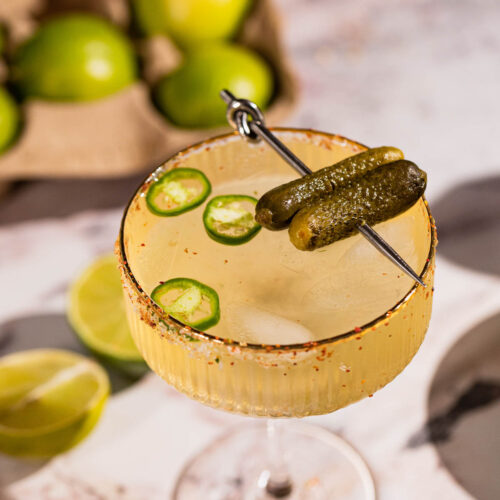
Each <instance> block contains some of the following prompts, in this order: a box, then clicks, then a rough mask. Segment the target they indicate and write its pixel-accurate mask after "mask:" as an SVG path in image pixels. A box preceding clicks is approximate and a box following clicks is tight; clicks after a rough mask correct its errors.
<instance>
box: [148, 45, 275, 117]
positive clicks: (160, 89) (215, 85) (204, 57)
mask: <svg viewBox="0 0 500 500" xmlns="http://www.w3.org/2000/svg"><path fill="white" fill-rule="evenodd" d="M221 89H228V90H230V91H231V92H233V93H234V94H235V95H236V96H238V97H240V98H246V99H250V100H252V101H254V102H255V103H256V104H257V105H258V106H260V107H261V108H265V106H266V104H267V103H268V101H269V99H270V97H271V94H272V90H273V77H272V73H271V70H270V68H269V66H268V65H267V64H266V63H265V61H264V60H263V59H262V58H261V57H260V56H258V55H257V54H256V53H254V52H252V51H250V50H248V49H246V48H244V47H241V46H238V45H233V44H215V45H211V46H207V47H204V48H200V49H198V50H197V51H195V52H194V51H193V52H191V53H189V54H187V55H186V58H185V60H184V62H183V63H182V65H181V66H180V67H179V68H177V69H176V70H174V72H172V73H170V74H168V75H167V76H165V77H164V78H163V79H162V80H160V82H159V83H158V85H157V87H156V89H155V92H154V98H155V101H156V103H157V105H158V107H159V108H160V110H161V111H162V112H163V113H164V114H165V115H166V117H167V118H168V119H169V120H170V121H172V122H173V123H174V124H176V125H180V126H183V127H213V126H216V125H223V124H225V123H226V106H225V104H224V102H223V101H222V99H221V98H220V97H219V92H220V91H221Z"/></svg>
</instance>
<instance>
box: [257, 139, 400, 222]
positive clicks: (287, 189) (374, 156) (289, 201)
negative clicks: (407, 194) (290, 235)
mask: <svg viewBox="0 0 500 500" xmlns="http://www.w3.org/2000/svg"><path fill="white" fill-rule="evenodd" d="M403 158H404V156H403V153H402V151H400V150H399V149H397V148H393V147H388V146H383V147H379V148H373V149H368V150H367V151H363V152H362V153H359V154H357V155H355V156H351V157H349V158H346V159H345V160H342V161H340V162H338V163H336V164H334V165H331V166H329V167H325V168H322V169H321V170H318V171H316V172H313V173H311V174H308V175H306V176H304V177H302V178H300V179H295V180H293V181H291V182H288V183H286V184H283V185H281V186H278V187H275V188H274V189H271V190H270V191H268V192H267V193H265V194H264V195H263V196H262V197H261V198H260V200H259V202H258V203H257V206H256V209H255V219H256V221H257V222H258V223H259V224H261V225H262V226H264V227H265V228H267V229H271V230H277V229H283V228H285V227H287V226H288V225H289V224H290V220H291V219H292V217H293V216H294V215H295V214H296V213H297V212H298V211H299V210H300V209H301V208H302V207H304V206H305V205H307V204H308V203H310V202H312V201H314V200H315V199H318V198H320V197H322V196H325V195H327V194H330V193H333V192H334V191H335V190H336V189H338V188H339V187H341V186H345V185H347V184H349V183H350V182H352V181H354V180H356V179H359V178H361V177H363V176H364V175H365V174H366V173H367V172H370V171H371V170H373V169H376V168H378V167H380V166H381V165H385V164H386V163H390V162H393V161H397V160H401V159H403Z"/></svg>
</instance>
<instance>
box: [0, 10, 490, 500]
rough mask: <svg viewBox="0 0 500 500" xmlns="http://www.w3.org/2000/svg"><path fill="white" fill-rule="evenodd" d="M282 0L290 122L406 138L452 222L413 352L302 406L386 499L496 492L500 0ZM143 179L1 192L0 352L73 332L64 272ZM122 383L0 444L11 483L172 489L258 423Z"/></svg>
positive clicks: (75, 265) (64, 341) (39, 492)
mask: <svg viewBox="0 0 500 500" xmlns="http://www.w3.org/2000/svg"><path fill="white" fill-rule="evenodd" d="M277 4H278V7H279V8H280V9H281V11H282V14H283V27H284V30H285V44H286V47H287V49H288V52H289V53H290V56H291V58H292V62H293V64H294V67H295V68H296V71H297V74H298V76H299V79H300V84H301V88H302V98H301V101H300V103H299V106H298V108H297V110H296V112H295V114H294V115H293V116H292V117H291V119H290V121H289V123H287V125H291V126H302V127H311V128H318V129H323V130H328V131H334V132H337V133H341V134H342V135H346V136H348V137H353V138H355V139H357V140H359V141H361V142H364V143H366V144H370V145H381V144H394V145H397V146H399V147H401V148H402V149H403V150H404V151H405V153H406V156H407V157H408V158H410V159H412V160H414V161H416V162H417V163H418V164H420V165H421V166H422V167H423V168H424V169H425V170H426V171H427V172H428V176H429V188H428V198H429V200H430V203H431V208H432V209H433V211H434V214H435V216H436V219H437V223H438V228H440V223H441V221H442V231H441V233H440V240H441V243H440V247H439V248H438V259H437V273H436V293H435V300H434V313H433V318H432V321H431V326H430V329H429V332H428V335H427V338H426V340H425V342H424V344H423V346H422V348H421V349H420V351H419V352H418V354H417V356H416V357H415V359H414V360H413V362H412V363H411V364H410V365H409V366H408V368H406V370H405V371H404V372H403V373H402V374H401V375H400V376H399V377H397V378H396V380H394V381H393V382H392V383H391V384H389V385H388V386H387V387H386V388H384V389H383V390H381V391H379V392H377V393H376V394H375V395H374V397H373V398H369V399H366V400H363V401H361V402H359V403H357V404H355V405H352V406H350V407H348V408H345V409H343V410H341V411H339V412H336V413H334V414H331V415H325V416H321V417H314V418H309V419H307V420H308V421H310V422H313V423H316V424H320V425H323V426H325V427H326V428H328V429H331V430H333V431H334V432H337V433H338V434H340V435H341V436H343V437H344V438H345V439H347V440H348V441H349V442H350V443H352V444H353V445H354V446H355V447H356V448H357V449H358V450H359V451H360V453H361V454H362V455H363V456H364V458H365V459H366V461H367V463H368V465H369V466H370V468H371V469H372V471H373V474H374V476H375V479H376V482H377V488H378V493H379V497H380V498H381V499H383V500H400V499H402V498H404V499H408V500H421V499H437V498H443V499H457V500H465V499H471V498H477V499H480V500H494V499H497V498H500V484H499V479H498V477H499V476H498V470H500V443H499V440H498V436H499V433H498V431H497V424H498V418H499V416H500V389H499V387H500V374H499V372H498V366H499V360H500V347H499V346H500V338H499V335H498V332H499V331H500V316H499V314H498V313H499V311H500V278H499V274H500V261H499V259H500V252H499V251H498V246H499V239H498V238H499V227H498V214H499V213H500V206H499V201H500V161H499V159H498V137H500V120H499V119H498V116H500V98H499V97H498V82H499V81H500V59H499V57H498V55H499V49H500V31H499V30H498V26H499V23H500V4H499V3H498V2H496V1H494V0H491V1H489V0H482V1H480V0H464V1H462V2H460V3H457V2H455V1H452V0H442V1H440V2H435V1H431V0H407V1H405V2H401V1H396V0H366V1H363V2H352V1H349V0H340V1H339V0H336V1H327V0H279V1H277ZM137 182H138V179H137V178H130V179H123V180H120V181H109V183H106V184H105V185H104V184H102V183H101V184H96V183H92V182H90V181H86V182H85V183H78V182H76V181H59V182H39V183H26V184H20V185H18V186H16V187H15V189H13V190H12V191H11V192H10V194H9V195H7V196H6V197H4V198H3V199H2V200H0V282H2V283H3V284H4V286H3V287H2V289H1V291H0V300H1V304H2V306H1V308H0V354H3V353H5V352H9V351H11V350H17V349H24V348H26V347H27V346H28V345H34V346H38V345H58V346H65V347H67V348H71V349H73V348H77V347H76V345H77V344H76V343H74V341H73V340H69V334H70V332H69V330H67V325H66V324H65V321H64V317H63V313H64V308H65V301H66V290H67V286H68V283H69V282H71V280H72V279H73V278H74V277H75V276H76V275H77V274H78V273H79V271H80V270H81V269H82V268H83V267H85V266H86V265H87V264H88V263H89V262H90V261H91V260H92V259H93V258H94V257H95V256H97V255H99V254H102V253H106V252H109V251H110V250H111V249H112V246H113V242H114V239H115V237H116V234H117V230H118V224H119V220H120V215H121V210H122V205H123V203H124V202H125V200H126V199H127V198H128V196H129V194H130V193H131V192H132V190H133V188H134V187H135V185H136V184H137ZM65 329H66V330H65ZM30 332H31V334H32V335H31V337H30ZM65 332H66V333H67V335H66V333H65ZM35 335H36V340H32V338H33V336H35ZM114 382H115V383H114V389H115V392H114V394H113V396H112V398H111V399H110V402H109V404H108V406H107V409H106V411H105V413H104V415H103V417H102V419H101V421H100V422H99V425H98V426H97V428H96V430H95V431H94V432H93V433H92V435H91V436H90V437H89V438H88V439H87V440H86V441H85V442H84V443H83V444H81V445H80V446H79V447H77V448H76V449H75V450H73V451H71V452H70V453H67V454H65V455H63V456H60V457H57V458H56V459H54V460H52V461H49V462H43V463H42V462H19V461H16V460H13V459H10V458H7V457H4V456H1V455H0V499H2V500H25V499H44V500H45V499H47V500H60V499H61V500H62V499H69V498H71V499H76V500H93V499H106V500H108V499H109V500H115V499H116V500H118V499H120V500H121V499H124V500H125V499H127V500H128V499H130V500H132V499H133V500H146V499H147V500H156V499H158V500H159V499H164V498H168V497H169V495H170V492H171V489H172V487H173V485H174V481H175V478H176V475H177V474H178V472H179V471H180V469H181V467H182V466H183V464H184V463H185V462H186V460H188V459H189V458H190V457H191V456H192V455H193V454H194V453H196V452H197V451H199V450H200V449H201V448H202V447H203V446H204V445H205V444H206V443H208V442H209V441H210V440H211V439H213V438H214V437H216V436H217V435H219V434H220V433H221V432H223V431H224V430H225V429H226V428H227V427H228V426H230V425H244V424H245V423H247V422H248V419H245V418H243V417H238V416H234V415H229V414H225V413H223V412H218V411H215V410H211V409H209V408H205V407H203V406H202V405H200V404H197V403H195V402H193V401H191V400H189V399H187V398H186V397H184V396H183V395H181V394H179V393H177V392H175V391H174V390H172V389H171V388H169V387H168V386H167V385H166V384H165V383H164V382H162V381H161V380H160V379H159V378H157V377H156V376H155V375H153V374H150V375H147V376H146V377H144V378H143V379H142V380H141V381H140V382H138V383H136V384H134V385H127V384H126V383H124V382H123V381H120V380H117V381H116V380H115V381H114Z"/></svg>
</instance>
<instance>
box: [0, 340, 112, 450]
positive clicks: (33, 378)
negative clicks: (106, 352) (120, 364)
mask: <svg viewBox="0 0 500 500" xmlns="http://www.w3.org/2000/svg"><path fill="white" fill-rule="evenodd" d="M108 394H109V380H108V376H107V374H106V372H105V371H104V370H103V369H102V368H101V367H100V366H99V365H98V364H97V363H95V362H94V361H92V360H90V359H88V358H85V357H84V356H81V355H80V354H75V353H72V352H69V351H61V350H54V349H34V350H30V351H22V352H19V353H16V354H10V355H8V356H4V357H3V358H0V452H3V453H7V454H9V455H14V456H21V457H50V456H53V455H56V454H58V453H61V452H63V451H66V450H67V449H69V448H71V447H72V446H74V445H75V444H77V443H78V442H79V441H81V440H82V439H83V438H85V437H86V436H87V435H88V434H89V433H90V431H91V430H92V429H93V427H94V426H95V424H96V423H97V421H98V420H99V416H100V415H101V412H102V410H103V408H104V404H105V403H106V399H107V397H108Z"/></svg>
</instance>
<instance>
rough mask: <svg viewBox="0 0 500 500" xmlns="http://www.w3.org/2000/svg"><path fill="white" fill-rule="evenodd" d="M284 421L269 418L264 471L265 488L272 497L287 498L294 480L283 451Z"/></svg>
mask: <svg viewBox="0 0 500 500" xmlns="http://www.w3.org/2000/svg"><path fill="white" fill-rule="evenodd" d="M283 423H284V422H280V421H278V420H275V419H268V420H267V460H268V463H267V470H266V471H265V472H264V475H265V477H264V478H263V479H264V481H265V489H266V492H267V494H268V496H270V497H271V498H286V497H287V496H289V495H290V493H291V491H292V481H291V479H290V475H289V474H288V467H287V464H286V459H285V454H284V452H283V443H282V439H283V432H282V426H283Z"/></svg>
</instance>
